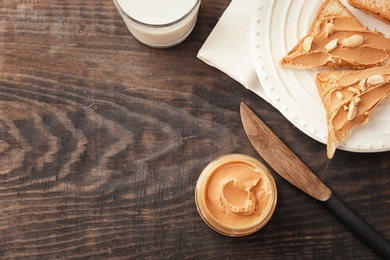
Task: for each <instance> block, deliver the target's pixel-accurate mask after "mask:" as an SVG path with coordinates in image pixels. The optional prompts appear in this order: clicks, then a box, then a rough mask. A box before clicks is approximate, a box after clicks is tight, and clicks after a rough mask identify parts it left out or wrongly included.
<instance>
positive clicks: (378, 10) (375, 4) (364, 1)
mask: <svg viewBox="0 0 390 260" xmlns="http://www.w3.org/2000/svg"><path fill="white" fill-rule="evenodd" d="M348 3H349V4H350V5H351V6H353V7H355V8H357V9H360V10H362V11H363V12H365V13H367V14H370V15H372V16H374V17H375V18H377V19H379V20H382V21H383V22H385V23H387V24H390V1H389V0H348Z"/></svg>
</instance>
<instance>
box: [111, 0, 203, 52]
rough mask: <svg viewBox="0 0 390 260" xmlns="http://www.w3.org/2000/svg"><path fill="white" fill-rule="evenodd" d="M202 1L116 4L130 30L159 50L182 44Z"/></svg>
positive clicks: (119, 1)
mask: <svg viewBox="0 0 390 260" xmlns="http://www.w3.org/2000/svg"><path fill="white" fill-rule="evenodd" d="M200 2H201V0H114V4H115V6H116V7H117V9H118V10H119V13H120V14H121V16H122V18H123V20H124V22H125V24H126V26H127V28H128V29H129V31H130V32H131V33H132V34H133V36H134V37H135V38H136V39H138V40H139V41H140V42H142V43H144V44H146V45H148V46H151V47H157V48H165V47H171V46H174V45H176V44H179V43H180V42H182V41H183V40H184V39H185V38H187V36H188V35H189V34H190V33H191V31H192V29H193V28H194V26H195V23H196V19H197V16H198V10H199V6H200Z"/></svg>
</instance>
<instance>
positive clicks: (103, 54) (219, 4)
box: [0, 0, 390, 259]
mask: <svg viewBox="0 0 390 260" xmlns="http://www.w3.org/2000/svg"><path fill="white" fill-rule="evenodd" d="M229 2H230V1H229V0H220V1H211V0H203V2H202V6H201V9H200V13H199V19H198V22H197V25H196V27H195V29H194V31H193V32H192V34H191V35H190V36H189V38H188V39H187V40H186V41H185V42H183V43H182V44H180V45H178V46H176V47H174V48H170V49H165V50H158V49H152V48H148V47H146V46H144V45H142V44H140V43H139V42H137V41H136V40H135V39H134V38H133V37H132V36H131V35H130V33H129V32H128V30H127V29H126V27H125V25H124V23H123V21H122V19H121V17H120V15H119V13H118V12H117V10H116V9H115V7H114V4H113V3H112V1H103V0H93V1H92V0H61V1H59V0H50V1H49V0H14V1H11V0H2V1H1V4H0V130H1V131H0V258H1V259H78V258H79V259H108V258H112V259H130V258H132V259H144V258H147V259H185V258H197V259H206V258H231V259H234V258H237V259H250V258H261V259H375V258H376V257H377V256H376V255H375V254H374V253H373V252H372V251H371V250H370V249H369V248H368V247H367V246H366V245H365V244H363V243H362V242H361V241H360V240H359V239H358V238H356V236H355V235H353V234H352V233H351V232H350V231H349V230H348V229H347V228H346V227H345V226H344V225H342V224H341V223H340V222H339V221H338V220H337V219H335V217H334V216H333V215H331V214H330V213H329V212H328V211H327V210H326V209H325V207H323V206H322V205H321V204H320V203H318V202H317V201H315V200H314V199H312V198H310V197H308V196H307V195H305V194H303V193H302V192H300V191H298V190H297V189H296V188H294V187H292V186H291V185H290V184H288V183H287V182H286V181H284V180H283V179H281V178H280V177H279V176H278V175H276V174H275V173H274V172H273V174H274V177H275V180H276V182H277V185H278V189H279V200H278V205H277V209H276V211H275V214H274V216H273V218H272V219H271V221H270V222H269V223H268V224H267V225H266V226H265V227H264V228H263V229H262V230H260V231H259V232H257V233H255V234H253V235H250V236H247V237H242V238H229V237H225V236H222V235H220V234H218V233H216V232H214V231H213V230H211V229H210V228H209V227H208V226H207V225H206V224H205V223H204V222H203V221H202V219H201V218H200V216H199V215H198V212H197V210H196V206H195V202H194V188H195V184H196V180H197V178H198V176H199V174H200V172H201V171H202V169H203V168H204V167H205V166H206V165H207V164H208V163H209V162H210V161H211V160H213V159H214V158H216V157H218V156H220V155H223V154H227V153H244V154H248V155H251V156H254V157H256V158H258V159H260V160H261V158H260V157H259V156H258V155H257V154H256V152H255V150H254V149H253V148H252V146H251V144H250V143H249V141H248V140H247V138H246V135H245V133H244V131H243V128H242V126H241V120H240V116H239V104H240V102H241V101H244V102H246V103H247V104H248V105H249V106H250V107H251V108H252V109H253V110H254V111H256V113H257V114H258V115H259V116H260V117H261V118H262V119H263V120H264V121H265V122H266V123H267V124H268V125H269V126H270V128H271V129H273V130H274V131H275V132H276V134H277V135H278V136H280V137H281V139H282V140H283V141H285V142H286V144H287V145H288V146H289V147H291V148H292V150H293V151H294V152H296V153H297V154H298V156H299V157H300V158H301V159H302V160H303V161H304V162H305V163H307V165H308V166H309V168H311V169H312V170H313V171H314V172H316V173H317V175H318V176H319V177H320V178H321V179H322V180H323V181H324V182H325V183H326V184H327V185H328V186H329V187H331V188H332V190H333V191H334V193H335V194H337V195H338V196H339V198H340V199H341V200H343V201H344V202H345V203H346V204H347V205H348V206H349V207H350V208H352V209H353V210H354V211H355V212H357V213H358V215H360V216H362V217H363V218H364V219H365V220H366V221H367V222H368V223H370V224H371V225H372V226H374V227H375V228H376V229H377V230H378V232H379V233H381V234H382V235H384V236H385V237H386V238H387V239H390V207H389V205H390V175H389V174H390V160H389V159H390V152H385V153H372V154H358V153H348V152H343V151H337V153H336V156H335V158H334V159H333V160H331V161H330V160H328V159H327V158H326V154H325V146H324V145H323V144H320V143H318V142H316V141H314V140H312V139H311V138H309V137H307V136H306V135H304V134H303V133H301V132H300V131H299V130H298V129H296V128H295V127H294V126H292V125H291V124H290V123H289V122H288V121H287V120H286V119H285V118H284V117H283V116H282V115H281V114H280V113H279V112H278V111H277V110H275V109H274V108H273V107H272V106H270V105H269V104H267V103H266V102H265V101H263V100H262V99H261V98H259V97H258V96H256V95H255V94H253V93H252V92H250V91H248V90H246V89H245V88H244V87H242V86H241V85H240V84H238V83H237V82H235V81H234V80H232V79H231V78H229V77H228V76H227V75H225V74H223V73H222V72H220V71H218V70H216V69H214V68H212V67H210V66H208V65H206V64H205V63H203V62H202V61H200V60H199V59H197V58H196V54H197V52H198V51H199V49H200V48H201V46H202V44H203V43H204V41H205V40H206V38H207V36H208V35H209V34H210V32H211V30H212V29H213V27H214V26H215V24H216V23H217V21H218V19H219V17H220V16H221V15H222V13H223V12H224V10H225V9H226V7H227V6H228V4H229Z"/></svg>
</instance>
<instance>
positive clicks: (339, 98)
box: [336, 91, 344, 100]
mask: <svg viewBox="0 0 390 260" xmlns="http://www.w3.org/2000/svg"><path fill="white" fill-rule="evenodd" d="M336 97H337V99H338V100H343V98H344V96H343V93H341V92H340V91H336Z"/></svg>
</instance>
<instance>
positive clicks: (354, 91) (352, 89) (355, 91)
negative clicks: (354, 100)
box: [348, 87, 360, 95]
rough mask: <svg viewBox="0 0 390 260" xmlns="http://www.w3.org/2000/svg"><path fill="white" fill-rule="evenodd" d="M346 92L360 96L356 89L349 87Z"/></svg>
mask: <svg viewBox="0 0 390 260" xmlns="http://www.w3.org/2000/svg"><path fill="white" fill-rule="evenodd" d="M348 91H349V92H352V93H355V94H357V95H359V94H360V91H359V90H358V89H357V88H354V87H349V88H348Z"/></svg>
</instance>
